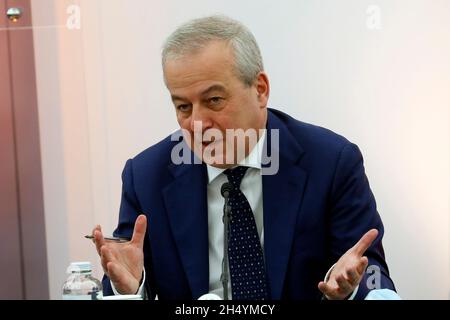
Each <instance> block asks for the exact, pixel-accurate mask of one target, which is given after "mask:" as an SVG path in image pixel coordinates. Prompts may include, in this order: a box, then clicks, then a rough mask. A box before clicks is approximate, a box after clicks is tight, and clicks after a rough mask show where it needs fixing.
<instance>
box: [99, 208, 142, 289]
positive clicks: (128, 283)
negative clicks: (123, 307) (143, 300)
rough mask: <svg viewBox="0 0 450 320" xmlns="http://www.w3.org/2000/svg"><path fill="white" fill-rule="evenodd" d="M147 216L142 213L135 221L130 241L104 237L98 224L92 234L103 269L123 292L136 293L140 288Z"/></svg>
mask: <svg viewBox="0 0 450 320" xmlns="http://www.w3.org/2000/svg"><path fill="white" fill-rule="evenodd" d="M146 229H147V218H146V217H145V215H140V216H139V217H138V218H137V219H136V222H135V225H134V231H133V237H132V239H131V240H130V241H129V242H125V243H117V242H112V241H107V240H105V239H104V238H103V234H102V231H101V227H100V226H99V225H97V226H96V227H95V228H94V230H93V231H92V234H93V236H94V242H95V247H96V249H97V252H98V254H99V256H100V258H101V262H102V267H103V271H104V272H105V274H106V275H107V276H108V277H109V279H110V280H111V281H112V283H113V284H114V287H115V288H116V290H117V291H118V292H119V293H121V294H135V293H136V292H137V291H138V289H139V283H140V281H141V278H142V271H143V268H144V252H143V248H144V237H145V231H146Z"/></svg>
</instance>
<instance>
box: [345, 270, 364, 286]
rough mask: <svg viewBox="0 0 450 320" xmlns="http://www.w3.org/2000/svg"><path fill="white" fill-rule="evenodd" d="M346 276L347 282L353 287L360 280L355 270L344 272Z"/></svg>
mask: <svg viewBox="0 0 450 320" xmlns="http://www.w3.org/2000/svg"><path fill="white" fill-rule="evenodd" d="M346 274H347V277H346V279H347V281H348V282H349V283H350V284H351V285H352V286H353V287H356V286H357V285H358V283H359V280H360V278H361V276H360V274H358V272H356V270H355V269H348V270H347V271H346Z"/></svg>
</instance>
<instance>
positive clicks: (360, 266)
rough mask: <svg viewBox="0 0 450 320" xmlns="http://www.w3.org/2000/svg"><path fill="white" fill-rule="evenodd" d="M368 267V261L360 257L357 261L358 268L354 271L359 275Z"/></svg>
mask: <svg viewBox="0 0 450 320" xmlns="http://www.w3.org/2000/svg"><path fill="white" fill-rule="evenodd" d="M368 265H369V259H367V257H361V258H360V259H359V263H358V267H357V268H356V270H357V271H358V273H359V274H363V273H364V271H365V270H366V268H367V266H368Z"/></svg>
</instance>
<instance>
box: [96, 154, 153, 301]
mask: <svg viewBox="0 0 450 320" xmlns="http://www.w3.org/2000/svg"><path fill="white" fill-rule="evenodd" d="M134 190H135V189H134V180H133V163H132V160H128V161H127V163H126V164H125V168H124V170H123V172H122V199H121V203H120V211H119V224H118V226H117V228H116V230H115V231H114V233H113V235H114V236H115V237H125V238H131V237H132V235H133V230H134V224H135V222H136V219H137V217H138V216H139V215H140V214H142V213H143V212H142V209H141V206H140V204H139V201H138V199H137V196H136V193H135V191H134ZM147 221H148V217H147ZM147 229H148V228H147ZM151 264H152V263H151V248H150V242H149V237H148V236H147V235H146V237H145V240H144V268H145V272H146V275H147V276H146V280H145V282H146V283H145V284H144V286H145V289H146V294H147V296H148V298H149V299H154V296H155V294H156V290H155V289H154V288H153V287H152V285H153V283H154V278H153V273H152V268H151ZM102 284H103V294H104V295H105V296H108V295H114V292H113V290H112V288H111V282H110V280H109V278H108V277H107V276H106V275H104V277H103V280H102Z"/></svg>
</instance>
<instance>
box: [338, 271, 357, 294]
mask: <svg viewBox="0 0 450 320" xmlns="http://www.w3.org/2000/svg"><path fill="white" fill-rule="evenodd" d="M336 282H337V284H338V286H339V289H338V290H339V291H340V293H342V294H344V296H347V295H349V294H350V292H352V291H353V286H352V285H351V284H350V283H349V282H348V281H347V280H346V279H345V278H344V276H343V275H339V276H337V277H336Z"/></svg>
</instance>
